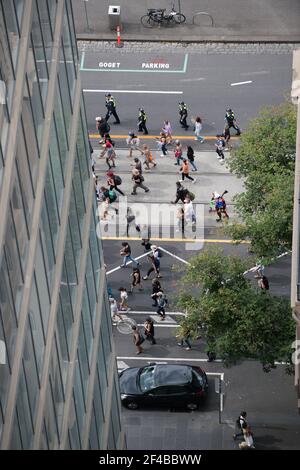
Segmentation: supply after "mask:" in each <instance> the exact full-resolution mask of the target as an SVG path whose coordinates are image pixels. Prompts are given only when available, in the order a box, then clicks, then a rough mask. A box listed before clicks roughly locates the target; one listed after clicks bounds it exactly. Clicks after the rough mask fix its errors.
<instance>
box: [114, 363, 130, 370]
mask: <svg viewBox="0 0 300 470" xmlns="http://www.w3.org/2000/svg"><path fill="white" fill-rule="evenodd" d="M117 367H118V370H124V369H129V367H130V366H129V365H128V364H126V362H124V361H117Z"/></svg>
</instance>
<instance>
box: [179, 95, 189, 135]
mask: <svg viewBox="0 0 300 470" xmlns="http://www.w3.org/2000/svg"><path fill="white" fill-rule="evenodd" d="M187 115H188V107H187V105H186V104H185V103H184V101H181V103H179V116H180V119H179V122H180V124H181V127H184V128H185V130H187V129H188V128H189V126H188V125H187V123H186V118H187Z"/></svg>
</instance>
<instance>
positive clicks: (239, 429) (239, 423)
mask: <svg viewBox="0 0 300 470" xmlns="http://www.w3.org/2000/svg"><path fill="white" fill-rule="evenodd" d="M244 424H246V425H248V422H247V412H246V411H241V413H240V415H239V417H238V419H237V420H236V422H235V428H236V432H235V434H233V436H232V437H233V439H234V440H235V439H236V438H237V437H243V435H244V434H243V425H244Z"/></svg>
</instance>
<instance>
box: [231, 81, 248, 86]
mask: <svg viewBox="0 0 300 470" xmlns="http://www.w3.org/2000/svg"><path fill="white" fill-rule="evenodd" d="M246 83H253V82H252V80H247V81H246V82H236V83H230V85H231V86H237V85H246Z"/></svg>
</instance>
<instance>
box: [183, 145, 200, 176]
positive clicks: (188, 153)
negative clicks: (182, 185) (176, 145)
mask: <svg viewBox="0 0 300 470" xmlns="http://www.w3.org/2000/svg"><path fill="white" fill-rule="evenodd" d="M186 156H187V158H188V161H189V163H190V164H191V167H192V171H198V170H197V167H196V165H195V154H194V149H193V147H191V146H190V145H188V146H187V151H186Z"/></svg>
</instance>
